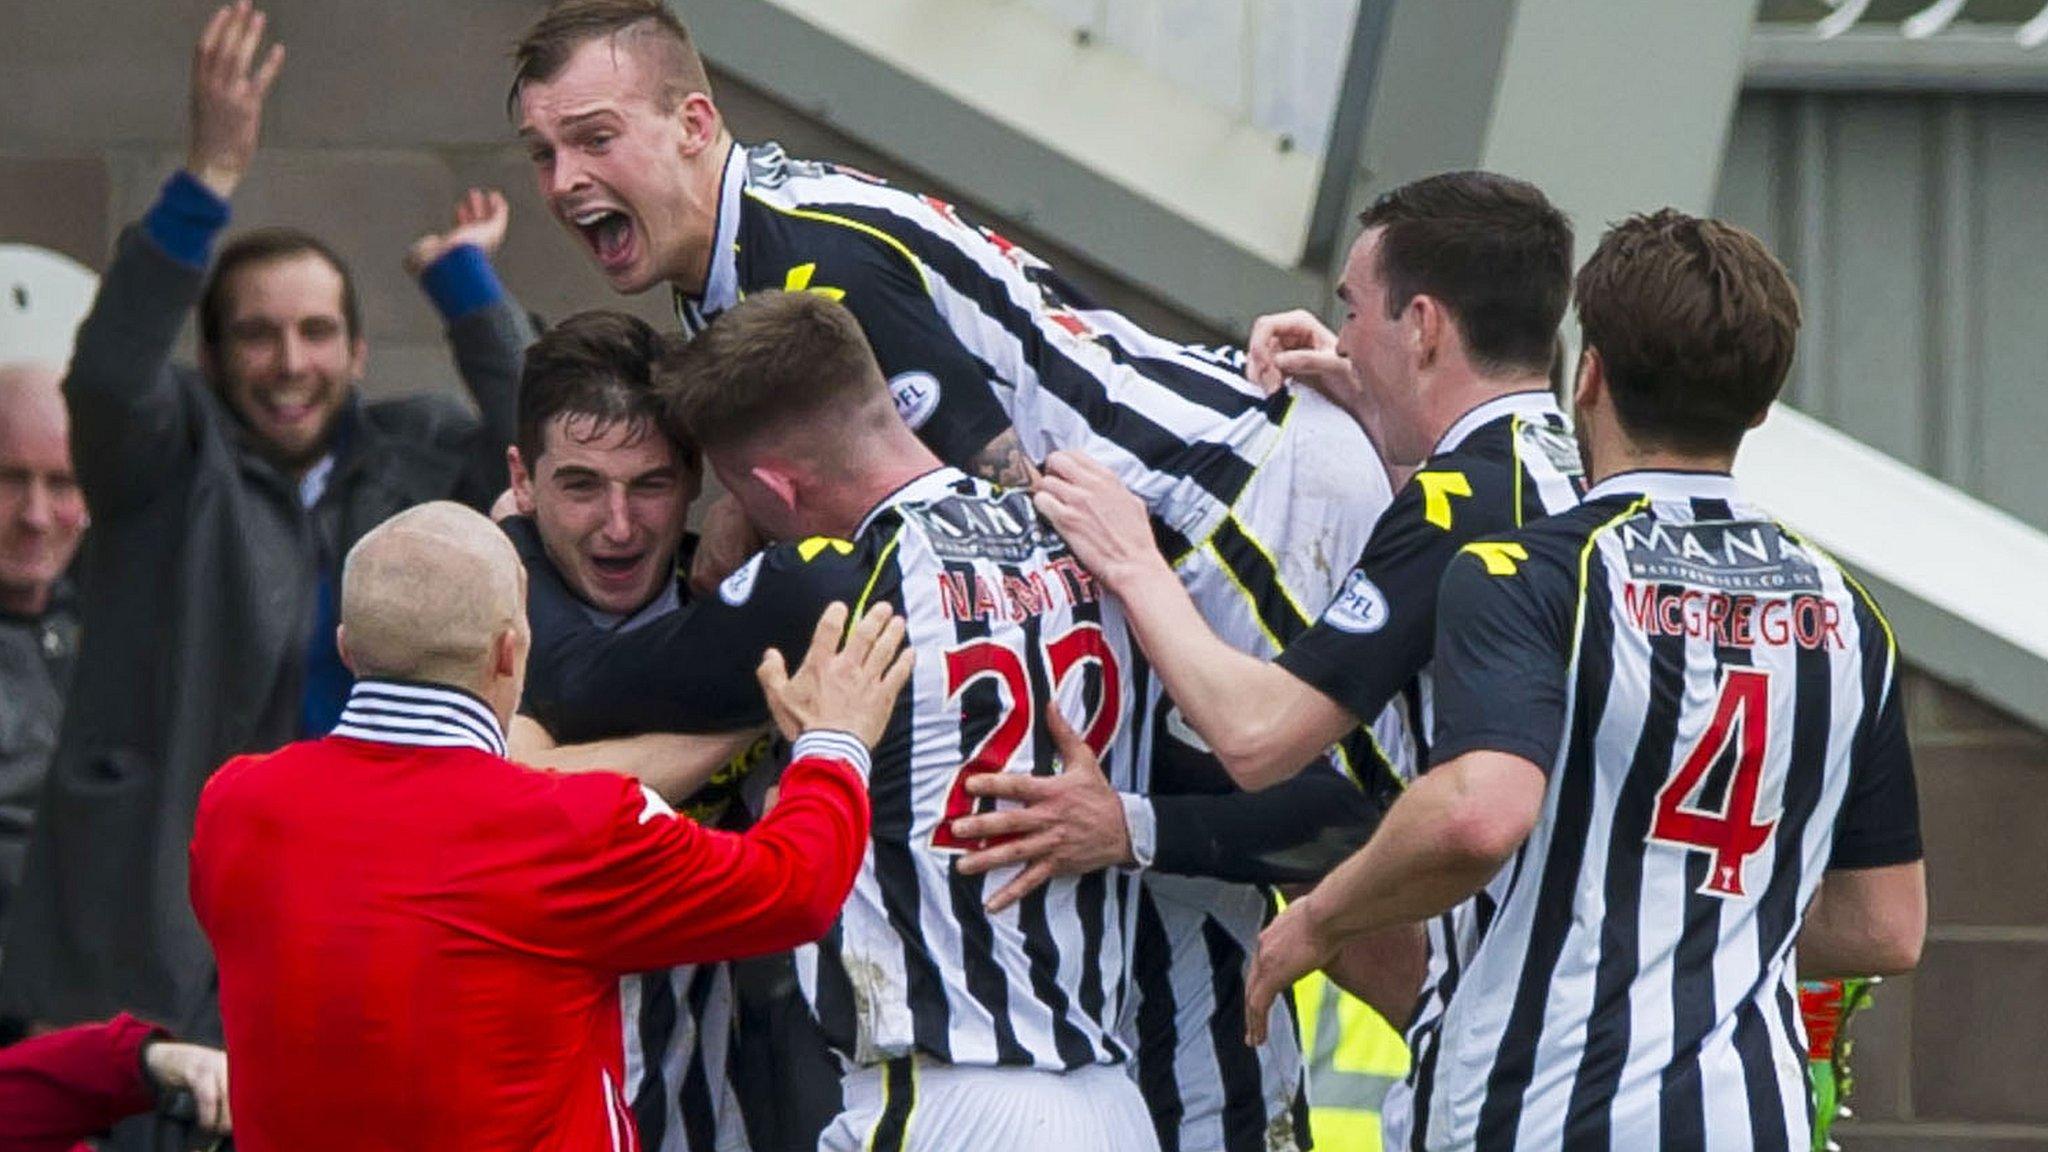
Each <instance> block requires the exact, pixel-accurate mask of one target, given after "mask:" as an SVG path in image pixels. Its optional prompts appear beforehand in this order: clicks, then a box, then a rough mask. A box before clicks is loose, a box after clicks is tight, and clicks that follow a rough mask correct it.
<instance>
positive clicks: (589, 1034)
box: [192, 503, 909, 1152]
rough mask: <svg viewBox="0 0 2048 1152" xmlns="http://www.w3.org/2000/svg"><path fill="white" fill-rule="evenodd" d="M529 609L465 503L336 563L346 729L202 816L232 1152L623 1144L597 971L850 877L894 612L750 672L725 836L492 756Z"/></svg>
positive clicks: (198, 856)
mask: <svg viewBox="0 0 2048 1152" xmlns="http://www.w3.org/2000/svg"><path fill="white" fill-rule="evenodd" d="M524 593H525V577H524V572H523V569H522V568H521V566H520V563H519V559H518V557H517V555H516V554H515V553H514V551H513V549H512V546H511V544H510V542H509V541H507V540H506V538H505V537H504V536H503V535H502V534H501V533H499V532H498V530H497V529H496V528H495V527H493V526H492V525H491V524H490V523H489V522H488V521H487V520H485V519H483V518H482V517H481V516H478V515H477V514H475V513H474V512H471V511H469V510H467V509H465V508H461V507H459V506H456V505H452V504H445V503H437V504H428V505H423V506H421V507H419V508H415V509H413V510H412V511H410V512H406V513H402V514H400V515H398V516H396V517H393V518H392V519H391V520H389V521H386V522H385V524H384V525H382V526H380V527H379V528H377V529H376V530H374V531H373V532H371V533H370V534H369V535H368V536H366V537H364V539H363V540H362V542H361V543H359V544H358V545H357V546H356V548H355V549H354V550H353V551H352V552H351V553H350V554H349V557H348V561H347V564H346V566H345V568H344V570H343V577H342V610H341V619H342V626H341V645H342V653H343V655H344V657H345V658H346V659H347V660H348V661H349V662H350V666H351V668H352V669H353V670H354V671H355V673H356V674H357V676H358V677H360V680H361V682H360V683H358V684H357V686H356V688H355V690H354V694H353V695H352V696H351V698H350V700H349V704H348V708H347V711H346V712H345V713H344V714H343V716H342V720H341V723H340V725H339V726H337V727H336V728H335V730H334V732H333V733H332V734H331V735H329V736H328V737H326V738H325V739H321V740H314V741H307V742H303V743H298V744H293V745H289V746H287V747H286V748H284V749H282V750H280V751H278V752H275V753H272V754H270V755H266V756H248V757H241V758H238V759H236V760H232V761H229V762H228V763H227V764H226V765H225V766H224V767H222V768H221V769H220V771H219V772H218V773H216V774H215V775H214V776H213V778H212V779H211V780H210V781H209V782H208V784H207V786H206V790H205V792H204V794H203V795H202V796H201V798H200V802H199V812H198V817H197V822H196V825H195V832H194V835H193V841H192V901H193V907H194V909H195V911H196V912H197V913H198V916H199V921H200V923H201V924H202V925H203V926H204V927H205V929H206V932H207V935H208V936H209V937H210V938H211V940H212V942H213V946H214V950H215V952H216V954H217V956H218V959H219V969H220V1005H221V1019H222V1023H223V1025H224V1027H225V1029H226V1034H227V1049H228V1056H229V1060H230V1061H231V1063H232V1066H233V1069H234V1073H233V1076H232V1078H231V1081H230V1086H229V1092H230V1103H231V1106H232V1108H233V1111H234V1116H235V1141H236V1145H237V1147H239V1148H241V1149H244V1150H245V1152H267V1150H270V1149H289V1150H291V1152H319V1150H321V1149H330V1148H331V1149H344V1148H345V1149H349V1150H351V1152H355V1150H361V1149H434V1150H436V1152H443V1150H470V1149H479V1150H480V1149H533V1150H542V1149H545V1150H563V1152H570V1150H573V1152H583V1150H587V1149H610V1150H613V1152H620V1150H631V1149H634V1148H636V1147H637V1143H638V1142H637V1138H636V1136H635V1134H634V1131H633V1125H632V1118H631V1114H630V1112H629V1109H628V1105H627V1101H626V1100H625V1098H624V1096H623V1094H622V1091H623V1089H622V1085H623V1084H624V1079H625V1078H624V1069H623V1067H622V1063H623V1056H622V1053H621V1043H620V1027H619V1002H618V986H619V983H618V982H619V976H620V975H621V974H623V973H627V972H638V971H644V970H647V969H652V968H662V967H667V966H670V965H675V964H694V963H703V962H707V961H713V960H725V959H731V958H734V957H740V956H747V955H753V954H757V953H765V952H774V951H779V950H782V949H787V948H791V947H794V946H796V945H798V944H801V943H805V942H808V941H810V940H813V939H816V938H817V937H819V936H820V935H822V934H823V933H824V932H825V931H826V929H827V928H828V927H829V926H830V925H831V924H832V922H833V920H834V918H835V917H836V916H837V914H838V911H839V907H840V905H841V903H842V902H843V901H844V900H845V898H846V895H847V892H848V890H849V889H850V888H851V886H852V883H853V879H854V875H855V873H856V872H857V870H858V869H859V867H860V862H861V857H862V854H863V852H864V850H865V848H866V845H867V840H868V833H869V826H868V808H867V797H866V787H865V777H866V773H867V769H868V745H869V744H871V743H872V742H873V741H874V740H875V739H876V738H877V737H878V736H879V734H880V733H881V731H882V728H883V726H884V724H885V723H886V721H887V718H888V714H889V712H890V709H891V707H892V706H893V703H894V700H895V697H896V694H897V691H898V690H899V689H900V688H901V687H902V684H903V681H904V680H905V679H906V678H907V677H908V675H909V657H908V654H907V653H904V654H901V655H898V652H897V650H898V648H899V647H900V644H901V637H902V625H901V622H900V621H891V620H888V619H887V618H886V617H875V616H871V617H869V618H868V619H865V620H863V621H861V622H860V624H859V626H858V627H856V628H855V629H854V630H853V632H852V634H851V635H850V636H849V637H848V638H847V640H846V642H845V648H844V650H843V651H842V650H840V648H839V642H838V640H839V636H840V635H842V634H844V623H845V611H844V609H843V608H840V607H838V606H834V608H832V609H831V610H829V611H828V612H827V613H826V615H825V617H824V618H823V619H822V620H821V621H820V622H819V626H818V630H817V635H816V637H815V638H814V641H813V644H812V648H811V651H810V653H809V654H808V655H806V656H805V657H804V659H803V663H802V665H801V666H800V668H799V670H798V672H797V673H796V675H795V676H794V677H793V678H791V677H788V676H786V675H785V674H784V673H783V669H784V663H783V661H782V658H781V656H780V654H771V655H770V656H769V657H768V658H767V659H766V660H765V661H764V664H763V669H762V681H763V686H764V687H765V688H766V689H767V692H768V696H769V700H770V702H771V706H772V707H773V709H774V711H775V713H776V719H777V721H778V723H780V724H781V725H782V726H783V728H784V731H785V733H786V734H788V735H791V736H796V748H795V756H794V762H793V763H792V764H791V765H790V766H789V768H788V770H787V771H786V773H785V774H784V776H783V777H782V784H781V796H780V800H779V802H778V803H777V804H776V805H775V807H774V809H773V810H772V811H771V812H770V813H769V814H768V815H767V816H766V817H765V818H764V819H763V820H762V821H761V822H760V823H759V824H757V825H755V827H754V828H753V829H752V830H751V831H749V832H747V833H746V834H744V835H733V834H728V833H721V832H714V831H710V830H707V829H704V828H701V827H699V826H698V825H696V824H694V823H692V822H690V821H689V820H687V819H684V818H681V817H678V816H676V815H675V814H674V813H673V812H672V811H670V809H669V808H668V806H667V805H666V804H664V803H663V802H662V801H661V800H660V798H658V797H657V796H655V795H654V794H653V793H652V792H649V791H647V790H646V789H644V788H642V787H641V786H640V785H639V784H638V783H636V782H635V781H633V780H630V779H628V778H626V777H624V776H615V775H611V774H608V773H592V774H587V775H560V774H556V773H551V772H543V771H538V770H534V769H530V768H526V767H523V766H521V765H519V764H515V763H513V762H511V761H509V760H507V759H506V758H505V754H504V753H505V745H504V737H503V734H502V731H503V728H502V726H503V724H504V723H505V720H506V718H507V717H508V716H509V715H510V714H511V712H512V709H513V706H514V704H515V703H516V702H517V700H518V699H519V692H520V686H521V683H522V681H523V679H524V671H525V658H526V650H527V644H528V634H527V628H526V617H525V612H524ZM792 655H794V654H792ZM799 731H801V732H802V735H800V736H798V735H797V733H798V732H799Z"/></svg>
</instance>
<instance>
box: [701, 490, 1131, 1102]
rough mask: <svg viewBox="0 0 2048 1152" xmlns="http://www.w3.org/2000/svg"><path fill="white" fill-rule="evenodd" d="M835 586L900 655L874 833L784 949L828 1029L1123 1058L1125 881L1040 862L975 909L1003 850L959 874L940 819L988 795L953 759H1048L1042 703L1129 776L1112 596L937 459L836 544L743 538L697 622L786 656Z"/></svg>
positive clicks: (1050, 1056)
mask: <svg viewBox="0 0 2048 1152" xmlns="http://www.w3.org/2000/svg"><path fill="white" fill-rule="evenodd" d="M835 599H836V600H842V601H846V602H848V603H852V604H855V605H857V606H858V607H859V608H861V609H862V610H865V608H866V606H868V605H872V604H875V603H878V602H887V603H889V604H891V605H892V606H893V607H894V608H895V610H896V611H897V613H898V614H900V615H901V616H902V617H903V618H904V621H905V624H906V626H907V628H908V643H909V645H910V646H911V647H912V648H913V649H914V650H915V652H916V667H915V670H914V671H913V672H912V674H911V681H910V684H909V686H908V687H906V688H905V689H904V694H903V698H902V700H901V701H899V703H898V705H897V711H896V715H895V716H894V717H893V718H892V720H891V722H890V725H889V728H888V731H887V732H886V733H885V734H884V736H883V738H882V740H881V742H880V744H879V745H878V746H877V747H876V749H875V755H874V770H873V772H872V773H871V775H870V777H869V796H870V803H871V808H872V810H873V813H874V840H873V844H872V846H871V847H870V850H869V853H868V858H867V861H866V862H865V864H864V865H863V867H862V869H861V873H860V876H859V879H858V880H857V881H856V882H855V884H854V891H853V895H852V896H851V898H849V900H848V901H847V904H846V908H845V911H844V912H843V913H842V914H841V916H840V918H839V922H838V923H837V924H836V925H835V926H834V927H833V928H832V930H831V931H830V932H829V933H828V934H827V935H826V936H825V938H824V939H823V940H822V941H820V942H819V943H818V944H815V945H811V946H809V947H806V948H803V949H801V950H799V952H798V953H797V973H798V978H799V980H800V982H801V984H802V987H803V991H804V995H805V998H806V999H807V1000H808V1001H809V1002H810V1004H811V1007H812V1010H813V1012H814V1013H815V1015H816V1016H817V1018H818V1021H819V1023H820V1025H821V1026H822V1027H823V1029H824V1031H825V1035H826V1038H827V1039H828V1040H829V1041H830V1042H831V1043H832V1045H833V1046H834V1047H835V1048H836V1049H838V1050H839V1051H840V1052H841V1053H842V1054H844V1055H845V1056H847V1057H848V1058H850V1059H852V1060H854V1061H855V1062H856V1063H861V1064H869V1063H875V1062H878V1061H882V1060H886V1059H890V1058H893V1057H898V1056H903V1055H907V1054H909V1053H911V1052H912V1051H916V1052H919V1053H922V1054H924V1055H925V1056H928V1057H932V1058H936V1059H939V1060H944V1061H947V1062H949V1063H954V1064H978V1065H1011V1066H1023V1067H1035V1068H1040V1069H1047V1070H1068V1069H1073V1068H1078V1067H1081V1066H1084V1065H1088V1064H1098V1063H1118V1062H1121V1061H1123V1060H1124V1059H1125V1058H1127V1056H1128V1055H1129V1053H1128V1052H1127V1051H1126V1049H1125V1046H1124V1045H1123V1044H1122V1043H1120V1042H1119V1041H1118V1040H1117V1039H1116V1026H1117V1023H1118V1019H1119V1017H1120V1015H1121V1013H1122V1011H1123V1003H1124V994H1125V982H1126V972H1125V969H1126V961H1125V949H1126V942H1127V939H1128V933H1129V931H1130V923H1129V916H1130V913H1129V909H1130V907H1131V905H1130V891H1131V887H1132V880H1131V878H1130V877H1129V876H1127V875H1125V874H1123V873H1121V872H1114V871H1111V872H1098V873H1093V874H1090V875H1086V876H1080V877H1067V878H1061V879H1057V880H1054V881H1052V882H1051V883H1049V884H1047V885H1046V886H1045V887H1044V888H1042V889H1040V890H1039V891H1037V892H1035V893H1033V894H1032V895H1031V896H1029V897H1027V898H1025V899H1024V900H1022V901H1020V902H1019V903H1018V904H1016V905H1014V906H1012V907H1011V908H1009V909H1006V910H1005V911H1003V912H1001V913H998V914H994V915H991V914H989V913H988V912H986V911H984V910H983V902H984V901H985V900H986V899H987V898H988V897H989V896H990V895H992V894H993V893H994V892H995V891H996V890H997V889H999V888H1000V887H1001V886H1002V884H1003V883H1005V882H1007V881H1008V880H1009V879H1010V878H1011V877H1013V876H1014V875H1015V874H1016V868H1015V867H1014V866H1013V867H1011V868H1007V869H1001V870H998V871H996V872H995V873H993V874H990V875H986V876H964V875H961V874H960V873H959V872H958V871H957V870H956V869H955V867H954V864H955V862H956V861H957V860H958V859H959V857H960V856H962V855H963V854H964V853H966V852H968V851H971V850H972V849H973V848H975V847H978V845H976V844H971V843H967V842H963V841H961V840H959V839H958V838H956V837H954V836H953V835H952V834H951V833H950V831H949V830H948V825H949V824H950V822H951V821H952V820H953V819H955V818H957V817H961V816H965V815H968V814H970V813H971V812H973V811H976V810H977V809H983V810H985V809H986V808H987V806H988V805H987V802H986V801H977V800H976V798H974V797H973V796H971V795H969V794H968V792H967V791H966V782H967V780H968V779H970V778H971V777H972V776H974V775H976V774H978V773H982V772H1030V773H1036V774H1040V775H1046V774H1051V773H1053V772H1056V771H1058V770H1059V765H1058V763H1057V761H1056V759H1055V755H1054V749H1053V742H1052V737H1051V735H1050V733H1049V730H1048V727H1047V718H1048V717H1049V716H1050V714H1051V711H1052V710H1053V709H1054V708H1057V709H1058V710H1059V712H1060V714H1061V715H1062V716H1064V717H1065V718H1066V720H1067V722H1068V723H1069V724H1071V725H1072V726H1073V728H1074V730H1075V731H1076V732H1078V733H1080V734H1081V735H1082V738H1083V739H1084V740H1086V741H1087V743H1088V744H1089V745H1090V746H1091V747H1092V748H1094V749H1095V750H1096V751H1097V752H1098V754H1099V755H1100V756H1101V759H1102V766H1103V771H1104V773H1105V774H1106V775H1107V776H1108V778H1109V781H1110V783H1111V785H1112V786H1114V787H1116V788H1117V789H1119V790H1122V791H1138V790H1140V789H1141V788H1142V786H1143V783H1144V781H1142V780H1140V779H1138V778H1137V775H1136V771H1137V770H1136V767H1135V766H1136V765H1138V764H1140V763H1143V762H1144V761H1143V760H1141V759H1140V758H1139V757H1140V750H1139V749H1137V748H1136V747H1134V742H1135V740H1136V739H1137V737H1138V735H1139V733H1137V732H1136V731H1134V729H1135V727H1136V726H1134V725H1132V724H1130V723H1129V711H1130V707H1131V702H1132V701H1134V700H1136V699H1139V698H1140V697H1139V695H1138V692H1139V688H1138V687H1136V686H1134V684H1133V682H1132V681H1133V676H1134V675H1142V674H1143V673H1142V671H1141V670H1140V669H1139V668H1138V667H1137V665H1136V662H1135V661H1134V660H1133V658H1132V657H1131V645H1130V641H1129V639H1128V638H1127V636H1126V633H1125V630H1124V626H1123V621H1122V617H1121V615H1120V613H1119V612H1118V611H1117V609H1116V607H1115V605H1114V604H1113V602H1111V601H1109V600H1108V599H1107V598H1106V597H1105V596H1104V595H1103V594H1102V592H1101V591H1100V589H1099V588H1098V586H1097V585H1096V584H1095V582H1094V580H1093V578H1092V577H1090V576H1089V575H1088V573H1087V572H1086V571H1085V570H1084V569H1082V567H1081V565H1080V563H1079V562H1078V561H1077V560H1076V559H1075V558H1074V557H1073V555H1072V553H1071V552H1069V551H1068V550H1067V546H1066V544H1065V542H1063V541H1062V540H1060V539H1059V537H1058V536H1057V535H1055V534H1054V533H1053V532H1052V530H1051V529H1050V528H1049V527H1047V526H1045V525H1044V524H1042V523H1041V522H1040V521H1039V519H1038V517H1037V513H1036V511H1035V510H1034V509H1033V508H1032V506H1031V500H1030V495H1029V494H1028V493H1026V492H1023V491H1003V490H1000V489H997V488H995V487H993V486H991V485H989V484H987V483H986V482H983V481H980V480H975V479H970V478H968V477H967V476H965V475H964V474H962V473H960V472H958V471H956V470H954V469H951V468H941V469H938V470H936V471H934V472H931V473H928V474H926V475H925V476H923V477H920V478H919V479H917V480H915V481H913V482H911V483H910V484H908V485H906V486H905V487H904V488H903V489H901V490H899V491H898V492H897V493H896V494H895V495H894V496H892V497H890V498H889V499H888V500H886V501H884V502H883V503H882V504H881V506H880V507H878V508H877V509H876V510H875V511H874V512H872V513H870V514H869V516H868V518H867V521H866V522H865V523H864V524H862V525H861V528H860V531H859V532H857V533H856V534H855V536H854V538H853V539H852V540H850V541H849V540H827V539H812V540H808V541H805V542H803V543H801V544H796V545H781V546H778V547H776V548H772V549H770V550H768V551H766V552H764V553H762V554H760V555H759V556H757V557H755V558H754V559H753V560H751V561H749V562H748V563H747V564H746V565H745V566H744V567H742V568H740V569H739V570H738V571H736V572H735V573H734V574H733V575H732V576H731V577H730V578H728V579H727V580H726V582H725V584H724V586H723V587H722V588H721V589H720V591H719V595H718V596H717V597H715V598H707V600H708V601H709V603H708V604H707V608H706V610H705V611H706V614H707V615H708V616H710V617H713V619H709V620H704V621H701V622H700V624H701V625H707V626H709V627H710V630H711V631H713V632H723V633H725V636H724V638H723V639H722V640H721V641H720V642H719V643H720V645H721V646H722V647H725V648H727V649H728V650H731V651H733V652H735V653H738V654H742V655H744V654H748V653H751V656H750V657H747V658H749V659H758V658H759V654H760V652H761V650H762V648H763V647H765V646H766V645H768V644H775V645H777V646H778V647H782V648H784V649H785V651H786V652H789V655H790V656H791V657H792V658H794V657H796V656H799V655H801V647H800V646H799V645H797V635H796V634H797V633H798V632H799V631H801V632H802V633H803V635H805V636H807V635H808V631H809V627H810V624H809V621H814V620H815V619H816V618H817V612H818V611H819V610H820V609H821V608H822V607H823V606H824V605H825V604H826V603H828V602H830V601H832V600H835ZM717 617H724V618H726V620H727V621H728V622H729V625H730V627H721V626H720V625H719V624H718V622H717V620H716V618H717ZM702 643H703V642H702V640H701V639H700V640H699V647H698V648H697V649H696V650H698V651H702V650H704V649H703V647H702ZM792 648H794V649H795V651H790V649H792Z"/></svg>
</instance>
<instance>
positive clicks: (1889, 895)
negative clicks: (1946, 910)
mask: <svg viewBox="0 0 2048 1152" xmlns="http://www.w3.org/2000/svg"><path fill="white" fill-rule="evenodd" d="M1926 939H1927V865H1926V862H1925V861H1921V860H1915V861H1913V862H1912V863H1910V864H1890V865H1886V866H1883V867H1878V868H1830V869H1829V870H1828V872H1827V874H1826V876H1824V877H1823V878H1822V879H1821V884H1820V891H1819V892H1817V893H1815V894H1814V897H1813V903H1812V904H1811V905H1809V906H1808V907H1807V909H1806V921H1805V923H1804V924H1802V925H1801V926H1800V929H1799V946H1798V956H1799V975H1800V978H1801V979H1806V980H1824V979H1829V978H1835V977H1848V976H1895V975H1898V974H1899V973H1901V972H1909V971H1911V970H1913V969H1914V968H1915V967H1918V966H1919V964H1920V946H1921V945H1922V944H1923V943H1924V942H1925V941H1926Z"/></svg>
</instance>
